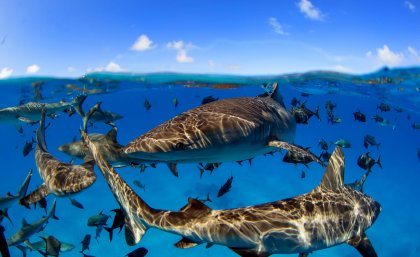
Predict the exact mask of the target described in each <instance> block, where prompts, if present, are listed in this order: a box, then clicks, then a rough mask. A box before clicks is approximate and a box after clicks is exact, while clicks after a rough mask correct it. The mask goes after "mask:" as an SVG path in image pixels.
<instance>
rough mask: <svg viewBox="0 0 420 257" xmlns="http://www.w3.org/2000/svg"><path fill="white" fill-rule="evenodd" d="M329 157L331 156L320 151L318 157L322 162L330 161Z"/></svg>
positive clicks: (325, 151) (326, 152)
mask: <svg viewBox="0 0 420 257" xmlns="http://www.w3.org/2000/svg"><path fill="white" fill-rule="evenodd" d="M330 157H331V154H330V153H329V152H328V151H327V150H324V151H322V152H321V154H320V155H319V158H320V159H321V160H323V161H324V162H328V161H329V160H330Z"/></svg>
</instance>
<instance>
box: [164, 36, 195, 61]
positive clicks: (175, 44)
mask: <svg viewBox="0 0 420 257" xmlns="http://www.w3.org/2000/svg"><path fill="white" fill-rule="evenodd" d="M166 47H168V48H170V49H175V50H176V51H177V53H176V60H177V62H180V63H192V62H194V58H192V57H191V56H188V53H187V50H189V49H191V48H193V47H194V45H193V44H192V43H188V44H185V43H184V41H182V40H179V41H172V42H169V43H168V44H166Z"/></svg>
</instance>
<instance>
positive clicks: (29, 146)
mask: <svg viewBox="0 0 420 257" xmlns="http://www.w3.org/2000/svg"><path fill="white" fill-rule="evenodd" d="M35 142H36V141H35V140H34V139H33V138H32V140H31V141H26V143H25V145H24V146H23V149H22V154H23V157H26V156H28V154H29V153H30V152H31V151H32V150H33V149H34V147H33V146H34V143H35Z"/></svg>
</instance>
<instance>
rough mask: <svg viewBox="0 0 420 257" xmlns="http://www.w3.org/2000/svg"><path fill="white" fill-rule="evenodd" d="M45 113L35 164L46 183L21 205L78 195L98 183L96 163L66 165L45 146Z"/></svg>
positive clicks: (39, 129)
mask: <svg viewBox="0 0 420 257" xmlns="http://www.w3.org/2000/svg"><path fill="white" fill-rule="evenodd" d="M44 124H45V111H44V110H43V111H42V114H41V119H40V125H39V128H38V129H37V134H36V141H37V144H36V148H35V162H36V166H37V168H38V171H39V175H40V176H41V178H42V180H43V181H44V183H43V184H42V185H41V186H40V187H39V188H38V189H36V190H35V191H34V192H32V193H31V194H29V195H28V196H26V197H25V198H23V199H21V200H20V202H19V203H20V204H22V205H25V206H28V205H29V204H33V203H35V202H37V201H39V200H41V199H42V198H44V197H46V196H47V195H48V194H50V193H52V194H54V195H56V196H67V195H71V194H75V193H78V192H80V191H82V190H83V189H86V188H87V187H89V186H91V185H92V184H93V183H94V182H95V181H96V174H95V172H94V170H93V168H94V162H93V161H90V162H85V163H84V164H82V165H74V164H69V163H64V162H62V161H60V160H58V159H56V158H55V157H54V156H53V155H52V154H51V153H49V152H48V150H47V146H46V144H45V127H44Z"/></svg>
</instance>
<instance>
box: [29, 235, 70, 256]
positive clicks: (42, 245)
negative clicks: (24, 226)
mask: <svg viewBox="0 0 420 257" xmlns="http://www.w3.org/2000/svg"><path fill="white" fill-rule="evenodd" d="M48 237H49V236H48V235H45V236H44V238H48ZM60 243H61V247H60V253H67V252H70V251H72V250H73V249H74V248H75V246H74V245H73V244H70V243H66V242H62V241H60ZM25 245H26V247H27V248H28V249H30V250H32V251H39V250H41V251H45V250H46V247H47V243H46V242H45V240H40V241H36V242H30V241H29V240H26V241H25Z"/></svg>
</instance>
